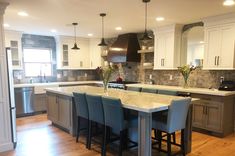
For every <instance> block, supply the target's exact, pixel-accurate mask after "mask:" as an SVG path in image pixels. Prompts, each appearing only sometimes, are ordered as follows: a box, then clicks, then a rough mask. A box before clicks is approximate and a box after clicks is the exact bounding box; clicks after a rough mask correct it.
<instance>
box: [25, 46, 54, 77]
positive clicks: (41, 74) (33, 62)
mask: <svg viewBox="0 0 235 156" xmlns="http://www.w3.org/2000/svg"><path fill="white" fill-rule="evenodd" d="M26 49H27V50H28V49H29V50H48V51H49V52H50V61H49V62H40V61H39V62H37V61H32V62H27V61H25V58H24V56H25V53H24V52H25V50H26ZM52 62H53V60H52V49H49V48H23V65H24V69H25V64H28V63H32V64H42V65H43V64H44V65H45V64H50V66H51V72H50V74H49V75H46V76H53V63H52ZM39 73H40V74H38V75H30V74H28V73H26V70H25V77H38V76H45V75H44V73H43V72H42V71H41V70H40V72H39Z"/></svg>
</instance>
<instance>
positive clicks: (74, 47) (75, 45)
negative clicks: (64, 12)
mask: <svg viewBox="0 0 235 156" xmlns="http://www.w3.org/2000/svg"><path fill="white" fill-rule="evenodd" d="M72 25H73V26H74V41H75V42H74V46H73V48H71V49H73V50H79V49H80V48H79V47H78V45H77V39H76V38H77V36H76V26H77V25H78V23H72Z"/></svg>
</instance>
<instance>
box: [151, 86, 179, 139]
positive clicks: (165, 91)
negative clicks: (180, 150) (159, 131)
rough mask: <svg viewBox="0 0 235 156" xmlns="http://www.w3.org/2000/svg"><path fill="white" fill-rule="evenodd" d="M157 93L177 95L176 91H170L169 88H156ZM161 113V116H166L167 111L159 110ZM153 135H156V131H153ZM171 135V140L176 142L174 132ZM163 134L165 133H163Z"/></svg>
mask: <svg viewBox="0 0 235 156" xmlns="http://www.w3.org/2000/svg"><path fill="white" fill-rule="evenodd" d="M158 94H163V95H172V96H178V92H177V91H171V90H158ZM161 115H162V116H163V118H164V116H167V111H164V112H161ZM155 135H156V131H155ZM171 135H172V136H173V142H174V143H175V142H176V137H175V133H172V134H171ZM163 136H165V135H163Z"/></svg>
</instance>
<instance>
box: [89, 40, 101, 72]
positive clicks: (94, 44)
mask: <svg viewBox="0 0 235 156" xmlns="http://www.w3.org/2000/svg"><path fill="white" fill-rule="evenodd" d="M99 42H100V39H91V40H90V58H91V60H90V68H92V69H95V68H97V67H99V66H101V47H99V46H98V44H99Z"/></svg>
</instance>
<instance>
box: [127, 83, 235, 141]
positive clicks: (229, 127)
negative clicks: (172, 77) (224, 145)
mask: <svg viewBox="0 0 235 156" xmlns="http://www.w3.org/2000/svg"><path fill="white" fill-rule="evenodd" d="M128 86H131V87H139V88H150V89H156V90H165V91H176V92H178V94H179V95H188V96H191V97H192V98H198V99H200V100H199V101H197V102H196V101H195V102H194V104H193V113H192V125H193V130H196V131H199V132H203V133H206V134H210V135H214V136H219V137H225V136H227V135H229V134H232V133H233V132H234V130H235V126H234V121H235V118H234V112H235V110H234V108H235V107H234V103H235V100H234V98H235V91H221V90H218V89H207V88H183V87H180V86H164V85H150V84H129V85H127V87H128Z"/></svg>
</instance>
